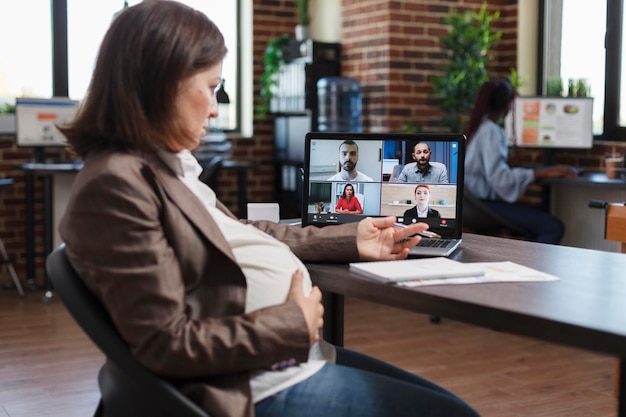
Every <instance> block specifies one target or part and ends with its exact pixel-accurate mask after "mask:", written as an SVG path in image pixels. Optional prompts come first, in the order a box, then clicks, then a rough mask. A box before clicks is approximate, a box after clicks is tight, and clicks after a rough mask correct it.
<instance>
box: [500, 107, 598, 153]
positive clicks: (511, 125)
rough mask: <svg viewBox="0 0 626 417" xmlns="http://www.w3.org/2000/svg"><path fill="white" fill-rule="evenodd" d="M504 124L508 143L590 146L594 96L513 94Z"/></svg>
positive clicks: (572, 146) (581, 147)
mask: <svg viewBox="0 0 626 417" xmlns="http://www.w3.org/2000/svg"><path fill="white" fill-rule="evenodd" d="M504 125H505V131H506V134H507V136H508V138H509V143H510V144H511V145H515V146H522V147H535V148H568V149H570V148H579V149H589V148H591V147H592V146H593V98H591V97H516V98H515V101H514V102H513V107H512V109H511V111H510V112H509V114H508V115H507V117H506V119H505V123H504Z"/></svg>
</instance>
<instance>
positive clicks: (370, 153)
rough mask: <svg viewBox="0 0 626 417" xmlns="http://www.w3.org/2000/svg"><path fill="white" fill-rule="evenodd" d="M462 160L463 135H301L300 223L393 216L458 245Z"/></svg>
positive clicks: (324, 224)
mask: <svg viewBox="0 0 626 417" xmlns="http://www.w3.org/2000/svg"><path fill="white" fill-rule="evenodd" d="M464 158H465V136H463V135H444V134H421V133H420V134H400V133H380V134H377V133H328V132H323V133H320V132H310V133H307V135H306V138H305V167H304V187H303V193H304V196H303V207H302V224H303V226H305V225H316V226H320V227H322V226H329V225H335V224H342V223H348V222H356V221H359V220H361V219H363V218H364V217H368V216H369V217H380V216H396V217H397V219H398V222H401V223H404V224H411V223H414V222H418V221H419V222H426V223H428V225H429V228H430V230H432V231H434V232H436V233H438V234H440V235H441V236H442V237H447V238H454V239H458V238H460V237H461V228H462V224H461V220H462V204H461V203H462V200H463V162H464Z"/></svg>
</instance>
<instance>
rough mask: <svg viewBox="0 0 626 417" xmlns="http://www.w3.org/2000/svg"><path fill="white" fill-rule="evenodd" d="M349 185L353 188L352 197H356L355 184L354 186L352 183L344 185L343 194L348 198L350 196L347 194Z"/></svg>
mask: <svg viewBox="0 0 626 417" xmlns="http://www.w3.org/2000/svg"><path fill="white" fill-rule="evenodd" d="M348 187H350V188H352V197H356V196H355V195H354V186H353V185H352V184H346V185H345V186H344V187H343V193H342V194H341V196H342V197H343V198H348V196H347V195H346V188H348Z"/></svg>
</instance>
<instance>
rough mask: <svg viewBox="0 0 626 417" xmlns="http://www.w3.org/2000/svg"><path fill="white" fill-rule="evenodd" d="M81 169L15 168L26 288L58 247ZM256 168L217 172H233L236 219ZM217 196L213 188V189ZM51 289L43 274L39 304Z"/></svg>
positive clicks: (228, 163) (243, 165) (242, 165)
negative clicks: (39, 208) (22, 211)
mask: <svg viewBox="0 0 626 417" xmlns="http://www.w3.org/2000/svg"><path fill="white" fill-rule="evenodd" d="M82 167H83V163H82V161H71V162H45V163H35V162H27V163H23V164H20V165H19V168H20V169H22V170H24V172H25V187H26V190H25V195H26V283H27V285H28V287H29V288H36V282H37V277H36V272H35V269H36V268H35V260H36V258H37V257H38V256H41V257H43V258H45V257H46V256H48V254H49V253H50V252H52V250H53V249H54V248H55V247H57V246H59V245H60V244H61V239H60V237H59V236H58V232H57V226H58V224H59V222H60V221H61V217H62V216H63V213H64V212H65V207H66V206H67V201H68V200H69V196H70V191H71V189H72V184H73V182H74V177H75V176H76V174H77V173H78V171H80V170H81V169H82ZM255 167H257V164H256V163H253V162H247V161H235V160H229V159H227V160H224V161H222V162H221V166H220V169H225V170H235V171H237V186H238V191H237V193H238V194H237V195H238V200H239V201H238V205H239V217H241V218H245V217H246V211H247V202H248V189H247V186H248V175H247V173H248V171H249V170H250V169H253V168H255ZM37 178H40V179H41V180H42V181H43V253H36V251H35V247H36V244H35V180H36V179H37ZM214 190H215V192H216V193H217V184H215V187H214ZM52 295H53V292H52V286H51V284H50V282H49V280H48V277H47V276H46V272H45V271H44V295H43V301H46V302H47V301H50V299H51V298H52Z"/></svg>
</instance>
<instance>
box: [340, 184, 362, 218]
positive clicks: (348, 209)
mask: <svg viewBox="0 0 626 417" xmlns="http://www.w3.org/2000/svg"><path fill="white" fill-rule="evenodd" d="M335 211H336V212H337V213H343V214H362V213H363V208H361V203H359V199H358V198H356V196H355V195H354V187H353V186H352V184H346V186H345V187H343V194H341V197H339V201H337V206H336V207H335Z"/></svg>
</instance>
